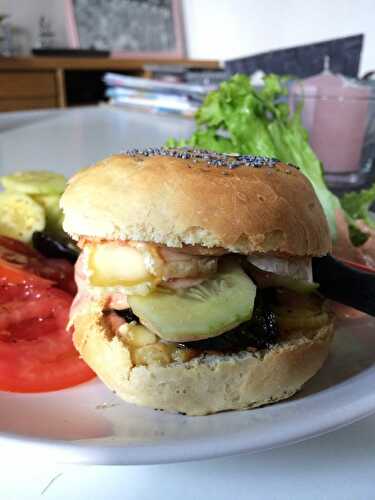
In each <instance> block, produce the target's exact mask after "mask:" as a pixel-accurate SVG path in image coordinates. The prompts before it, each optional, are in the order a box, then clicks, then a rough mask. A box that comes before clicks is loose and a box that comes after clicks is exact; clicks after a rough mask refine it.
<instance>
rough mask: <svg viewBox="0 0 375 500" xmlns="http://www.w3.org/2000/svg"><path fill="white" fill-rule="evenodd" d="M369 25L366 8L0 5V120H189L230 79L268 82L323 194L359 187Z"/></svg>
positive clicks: (369, 159) (364, 161) (370, 67)
mask: <svg viewBox="0 0 375 500" xmlns="http://www.w3.org/2000/svg"><path fill="white" fill-rule="evenodd" d="M374 18H375V4H374V2H373V1H372V0H356V1H354V0H331V1H330V2H325V1H324V0H311V1H309V2H300V1H297V0H284V1H283V2H279V1H276V0H263V1H261V2H260V1H256V0H205V1H204V2H202V1H200V0H90V1H89V0H17V1H14V0H0V111H3V112H13V111H24V110H39V109H50V108H65V107H71V106H87V105H97V104H100V105H107V106H116V107H117V108H121V109H124V110H126V109H130V108H131V109H133V110H134V109H136V110H141V111H144V112H152V113H157V114H174V115H175V116H176V115H177V116H178V115H180V116H184V117H190V118H193V117H194V116H195V115H196V112H197V110H198V109H199V108H200V106H201V105H202V103H203V102H204V99H205V97H206V96H207V95H208V94H209V93H210V92H212V91H214V90H216V89H217V88H218V86H219V85H220V83H221V82H224V81H227V80H228V79H229V78H230V77H231V76H233V75H235V74H237V73H242V74H245V75H247V76H249V78H250V79H251V82H252V84H253V85H254V86H255V87H256V88H261V87H262V85H263V84H264V82H263V77H264V76H265V75H267V74H270V73H275V74H277V75H279V76H286V77H287V78H288V81H287V82H285V85H286V86H287V89H288V92H287V94H288V95H287V96H283V97H281V100H282V99H284V101H285V102H287V103H288V104H289V106H290V109H291V112H293V111H294V110H296V109H298V106H299V105H300V103H302V105H303V111H302V115H301V117H302V122H303V125H304V127H305V128H306V130H307V131H308V133H309V137H310V143H311V145H312V147H313V149H314V151H315V152H316V154H317V156H318V158H319V159H320V160H321V161H322V162H323V164H324V167H325V171H326V178H327V180H328V182H329V183H331V184H332V185H335V186H336V187H337V186H338V187H339V186H340V185H346V184H348V183H349V184H350V185H354V186H355V185H360V184H361V183H362V184H363V183H364V182H367V183H368V174H369V173H370V172H371V171H373V170H374V169H373V168H372V167H373V158H374V157H375V139H374V137H375V80H374V73H373V72H374V70H375V31H374V28H373V19H374ZM348 138H350V146H349V145H347V144H348ZM343 144H344V145H345V144H346V146H343ZM332 151H334V152H335V153H334V155H333V154H332ZM338 151H340V153H338Z"/></svg>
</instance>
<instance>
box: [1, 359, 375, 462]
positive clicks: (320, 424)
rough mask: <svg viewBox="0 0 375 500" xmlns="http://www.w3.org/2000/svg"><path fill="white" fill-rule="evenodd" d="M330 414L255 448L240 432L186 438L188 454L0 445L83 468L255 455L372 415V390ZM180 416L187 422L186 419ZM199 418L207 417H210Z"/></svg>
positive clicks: (54, 442)
mask: <svg viewBox="0 0 375 500" xmlns="http://www.w3.org/2000/svg"><path fill="white" fill-rule="evenodd" d="M371 371H372V370H371V368H368V369H366V370H364V371H363V372H361V375H360V376H359V377H358V376H354V377H353V379H357V380H353V379H352V380H353V382H352V383H351V384H350V388H349V391H350V392H352V393H354V394H355V392H353V389H355V387H356V386H357V385H358V384H359V385H362V382H363V381H362V379H363V377H364V376H366V374H367V376H368V377H371V376H372V375H373V374H372V375H371V374H370V373H367V372H371ZM338 389H339V390H341V392H344V393H345V391H348V387H347V386H346V385H345V384H343V386H342V387H341V388H340V384H339V385H336V386H333V387H332V388H329V389H325V390H323V391H320V392H319V393H316V394H312V395H309V396H306V397H307V398H308V399H309V400H310V401H311V399H318V400H319V399H321V397H322V395H323V394H325V396H326V397H327V396H328V397H329V395H328V394H327V393H329V392H331V391H333V390H335V391H337V390H338ZM301 401H302V400H301ZM292 403H294V404H297V405H298V404H299V400H294V401H293V400H292ZM276 404H277V403H276ZM279 404H280V403H279ZM272 406H273V405H272ZM272 406H271V407H270V408H272ZM244 411H254V410H244ZM329 412H330V409H329V408H325V409H324V414H321V418H320V420H319V419H318V420H317V421H316V422H314V421H310V422H309V430H308V431H307V432H306V427H303V428H299V427H294V428H293V432H292V433H290V430H289V433H285V434H284V433H282V432H279V436H280V437H279V438H278V439H275V438H274V436H273V435H272V433H271V434H269V435H268V436H266V437H265V438H264V436H263V440H262V441H261V442H260V443H256V444H255V445H254V444H253V445H251V443H249V439H246V436H247V434H246V432H244V431H237V432H236V433H235V434H229V435H228V436H226V435H225V436H223V437H221V438H220V439H219V440H218V439H217V436H209V437H206V438H202V437H198V438H188V439H187V440H186V442H187V443H189V451H188V454H187V453H186V447H184V446H181V445H182V443H183V442H182V441H181V440H178V439H176V438H174V439H171V440H168V441H167V442H166V443H160V442H157V443H149V444H135V445H134V444H130V445H116V444H114V445H107V444H105V445H101V444H95V443H90V442H89V441H88V440H82V441H81V440H72V441H68V440H58V439H49V438H43V437H37V436H27V435H23V434H17V433H6V432H0V446H1V448H2V450H3V451H9V452H10V460H11V459H12V456H13V455H15V456H17V459H18V460H19V459H20V456H21V460H22V459H23V458H25V459H27V460H28V459H30V457H31V458H32V459H33V460H38V461H41V462H45V461H48V462H51V461H53V462H54V463H61V464H87V465H156V464H168V463H176V462H189V461H195V460H207V459H213V458H219V457H225V456H233V455H240V454H251V453H259V452H262V451H267V450H271V449H274V448H280V447H283V446H287V445H292V444H296V443H298V442H302V441H305V440H309V439H312V438H314V437H317V436H320V435H323V434H327V433H329V432H332V431H334V430H338V429H340V428H342V427H346V426H348V425H350V424H352V423H354V422H356V421H358V420H361V419H363V418H366V417H368V416H370V415H372V414H374V413H375V390H374V391H372V392H367V394H365V395H364V396H359V397H357V398H355V399H352V400H351V401H350V402H349V403H348V405H347V407H346V410H345V412H342V413H339V416H338V417H337V416H336V418H335V419H334V420H332V419H329V418H327V417H329ZM181 417H182V416H181ZM184 417H185V418H186V416H184ZM189 418H196V417H189ZM204 418H210V415H207V416H205V417H204ZM270 436H271V438H270ZM21 449H22V454H21V455H20V454H19V451H20V450H21Z"/></svg>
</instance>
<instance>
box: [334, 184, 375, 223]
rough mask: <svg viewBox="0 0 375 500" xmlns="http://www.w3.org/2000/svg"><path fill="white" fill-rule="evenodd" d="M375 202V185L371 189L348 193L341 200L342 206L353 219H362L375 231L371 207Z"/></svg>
mask: <svg viewBox="0 0 375 500" xmlns="http://www.w3.org/2000/svg"><path fill="white" fill-rule="evenodd" d="M374 202H375V184H373V185H372V186H371V187H370V188H369V189H362V191H358V192H354V191H352V192H350V193H346V194H345V195H344V196H343V197H342V198H341V206H342V208H343V209H344V210H345V212H346V214H347V215H348V216H349V217H351V218H352V219H354V220H356V219H361V220H363V221H364V222H365V223H366V224H367V225H368V226H370V227H371V228H373V229H375V219H374V217H373V215H371V213H370V206H371V205H372V203H374Z"/></svg>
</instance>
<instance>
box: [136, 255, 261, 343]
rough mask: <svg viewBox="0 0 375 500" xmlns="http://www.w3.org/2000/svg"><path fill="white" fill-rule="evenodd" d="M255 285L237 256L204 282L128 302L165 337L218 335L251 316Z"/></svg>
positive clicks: (183, 338)
mask: <svg viewBox="0 0 375 500" xmlns="http://www.w3.org/2000/svg"><path fill="white" fill-rule="evenodd" d="M255 294H256V286H255V285H254V283H253V282H252V281H251V279H250V278H249V277H248V276H247V275H246V273H245V272H244V271H243V269H242V267H241V266H240V265H239V263H238V262H237V260H236V259H227V260H226V261H224V262H223V263H221V265H220V267H219V271H218V272H217V274H215V275H214V276H213V277H212V278H211V279H208V280H206V281H204V282H203V283H202V284H200V285H197V286H193V287H190V288H185V289H179V290H177V291H173V292H172V291H161V290H156V291H154V292H152V293H150V294H149V295H146V296H144V297H141V296H138V295H132V296H129V297H128V302H129V305H130V307H131V308H132V310H133V312H134V313H135V314H136V315H137V316H138V317H139V318H140V321H141V322H142V323H143V324H144V325H146V326H147V327H148V328H150V330H152V331H154V332H155V333H157V334H158V335H159V337H161V338H162V339H164V340H167V341H172V342H185V341H194V340H200V339H207V338H210V337H215V336H217V335H220V334H221V333H223V332H225V331H227V330H230V329H231V328H234V327H235V326H237V325H239V324H241V323H243V322H244V321H247V320H249V319H250V318H251V315H252V312H253V307H254V300H255Z"/></svg>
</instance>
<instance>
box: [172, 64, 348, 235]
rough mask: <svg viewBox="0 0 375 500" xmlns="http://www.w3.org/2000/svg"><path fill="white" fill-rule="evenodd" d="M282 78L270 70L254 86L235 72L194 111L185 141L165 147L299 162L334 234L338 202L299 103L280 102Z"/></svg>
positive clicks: (283, 91) (283, 89)
mask: <svg viewBox="0 0 375 500" xmlns="http://www.w3.org/2000/svg"><path fill="white" fill-rule="evenodd" d="M286 79H287V78H286V77H279V76H277V75H273V74H270V75H268V76H266V77H265V78H264V86H263V87H262V88H261V89H260V90H258V89H256V88H254V87H253V86H252V84H251V82H250V80H249V77H248V76H246V75H240V74H238V75H234V76H233V77H232V78H230V79H229V80H227V81H225V82H223V83H222V84H221V85H220V88H219V89H218V90H217V91H214V92H211V93H210V94H208V96H207V97H206V99H205V101H204V103H203V104H202V106H201V107H200V108H199V110H198V111H197V113H196V117H195V120H196V130H195V132H194V133H193V135H192V136H191V137H190V138H189V139H187V140H174V139H170V140H169V141H168V142H167V146H169V147H174V146H193V147H197V148H203V149H209V150H213V151H217V152H220V153H238V154H254V155H261V156H269V157H273V158H278V159H279V160H281V161H283V162H285V163H292V164H294V165H297V166H298V167H299V168H300V169H301V171H302V172H303V173H304V174H305V175H306V176H307V177H308V178H309V180H310V182H311V184H312V185H313V187H314V189H315V192H316V194H317V196H318V198H319V200H320V203H321V204H322V207H323V209H324V212H325V214H326V217H327V220H328V224H329V227H330V231H331V235H332V237H333V238H335V236H336V217H335V211H336V209H337V208H338V207H340V202H339V200H338V199H337V198H336V197H335V196H334V195H333V194H332V193H331V192H330V191H329V189H328V188H327V186H326V183H325V181H324V176H323V170H322V166H321V164H320V162H319V160H318V158H317V157H316V155H315V153H314V152H313V150H312V149H311V147H310V145H309V143H308V136H307V131H306V130H305V129H304V127H303V125H302V121H301V107H297V109H296V110H295V112H294V113H292V114H291V113H290V109H289V106H288V104H287V103H286V102H283V101H282V97H283V96H285V95H286V94H287V90H286V87H285V81H286Z"/></svg>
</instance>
